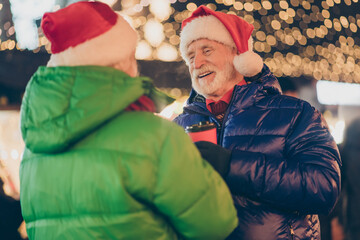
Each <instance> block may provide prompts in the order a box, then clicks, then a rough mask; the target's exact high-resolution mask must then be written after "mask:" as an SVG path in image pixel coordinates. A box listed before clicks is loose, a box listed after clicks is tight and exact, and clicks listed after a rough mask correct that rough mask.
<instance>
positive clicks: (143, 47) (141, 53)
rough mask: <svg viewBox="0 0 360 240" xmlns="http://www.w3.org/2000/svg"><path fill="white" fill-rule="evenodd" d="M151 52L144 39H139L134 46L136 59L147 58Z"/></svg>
mask: <svg viewBox="0 0 360 240" xmlns="http://www.w3.org/2000/svg"><path fill="white" fill-rule="evenodd" d="M151 54H152V49H151V46H150V45H149V44H148V43H147V42H146V41H141V42H139V43H138V45H137V47H136V52H135V57H136V59H149V58H150V57H151Z"/></svg>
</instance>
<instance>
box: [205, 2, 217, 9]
mask: <svg viewBox="0 0 360 240" xmlns="http://www.w3.org/2000/svg"><path fill="white" fill-rule="evenodd" d="M206 6H207V7H208V8H210V9H211V10H214V11H215V10H216V5H215V4H213V3H209V4H207V5H206Z"/></svg>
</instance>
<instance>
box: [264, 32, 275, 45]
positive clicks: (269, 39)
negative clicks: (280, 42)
mask: <svg viewBox="0 0 360 240" xmlns="http://www.w3.org/2000/svg"><path fill="white" fill-rule="evenodd" d="M266 42H267V43H268V44H269V45H270V46H275V45H276V38H275V37H274V36H272V35H268V36H267V37H266Z"/></svg>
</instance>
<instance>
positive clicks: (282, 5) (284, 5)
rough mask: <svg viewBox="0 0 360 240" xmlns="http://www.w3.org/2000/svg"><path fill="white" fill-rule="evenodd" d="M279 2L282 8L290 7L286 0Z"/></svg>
mask: <svg viewBox="0 0 360 240" xmlns="http://www.w3.org/2000/svg"><path fill="white" fill-rule="evenodd" d="M279 4H280V7H281V8H282V9H288V7H289V4H288V3H287V2H286V1H284V0H281V1H279Z"/></svg>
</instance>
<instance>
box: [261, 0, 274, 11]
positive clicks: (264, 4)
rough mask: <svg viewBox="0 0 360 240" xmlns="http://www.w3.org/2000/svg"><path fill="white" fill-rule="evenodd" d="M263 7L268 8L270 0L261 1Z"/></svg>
mask: <svg viewBox="0 0 360 240" xmlns="http://www.w3.org/2000/svg"><path fill="white" fill-rule="evenodd" d="M262 5H263V8H265V9H266V10H270V9H271V8H272V5H271V2H269V1H267V0H265V1H263V2H262Z"/></svg>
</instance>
